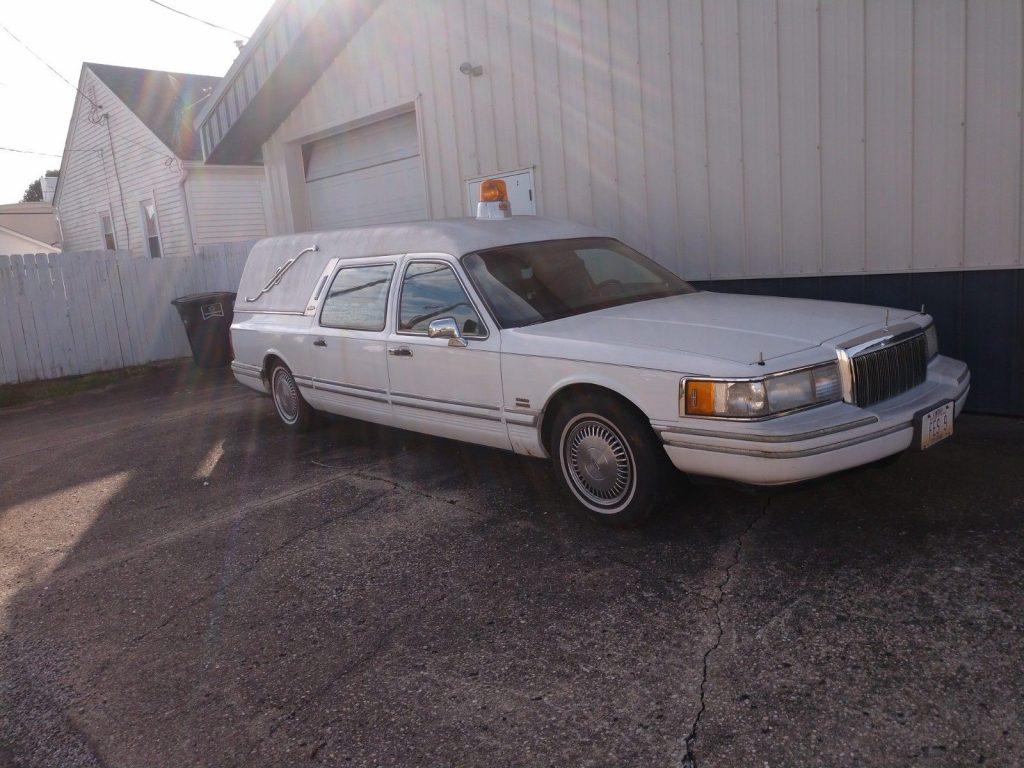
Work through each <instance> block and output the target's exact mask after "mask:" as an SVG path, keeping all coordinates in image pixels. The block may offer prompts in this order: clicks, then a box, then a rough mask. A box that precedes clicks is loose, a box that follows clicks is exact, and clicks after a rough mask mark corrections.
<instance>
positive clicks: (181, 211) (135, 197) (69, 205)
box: [56, 69, 192, 256]
mask: <svg viewBox="0 0 1024 768" xmlns="http://www.w3.org/2000/svg"><path fill="white" fill-rule="evenodd" d="M79 87H80V88H81V89H82V90H83V91H84V92H85V93H86V94H88V95H89V96H90V98H92V99H93V101H95V102H97V103H98V104H100V105H102V107H103V109H102V111H100V110H95V109H93V108H92V106H91V105H90V104H89V103H88V102H86V101H85V100H84V99H83V98H82V97H79V98H78V102H77V104H76V109H75V113H74V114H73V115H72V118H71V119H72V121H73V125H72V126H71V129H70V136H71V143H70V144H69V149H70V153H69V156H68V158H67V160H66V162H65V163H64V166H63V172H62V176H61V180H60V185H59V187H58V197H57V200H56V208H57V213H58V216H59V218H60V224H61V228H62V230H63V233H64V250H65V251H84V250H95V249H97V248H99V249H102V248H103V247H104V244H103V239H102V235H101V233H100V224H99V210H100V209H101V208H106V207H108V206H109V209H110V212H111V215H112V218H113V221H114V227H115V229H116V232H117V247H118V248H119V249H122V250H131V251H132V252H133V253H135V254H136V255H139V256H141V255H144V254H145V253H146V246H145V237H144V233H143V230H142V220H141V216H140V214H139V203H140V202H141V201H143V200H147V199H149V198H151V197H152V198H153V199H155V201H156V207H157V218H158V219H159V223H160V235H161V241H162V245H163V254H164V256H189V255H191V253H192V246H191V242H190V240H191V238H190V233H189V225H188V223H187V217H186V211H185V194H184V191H183V190H182V186H181V179H182V174H181V170H180V163H179V161H178V160H177V158H175V157H174V155H173V154H172V153H171V150H169V149H168V148H167V147H166V146H164V144H163V143H162V142H161V141H160V140H159V139H157V138H156V136H154V135H153V133H152V132H151V131H150V130H149V129H148V128H147V127H146V126H145V125H144V124H143V123H142V121H140V120H139V119H138V118H137V117H136V116H135V114H134V113H133V112H132V111H131V110H130V109H128V108H127V107H126V106H125V105H124V104H123V103H122V102H121V101H120V100H118V99H117V97H116V96H114V94H113V93H112V92H111V91H110V90H109V89H108V88H107V87H106V86H105V85H104V84H103V83H102V82H101V81H100V80H99V78H97V77H96V76H95V75H93V74H92V73H91V72H90V71H89V70H88V69H85V70H83V76H82V79H81V83H80V85H79ZM103 113H106V114H107V115H109V120H108V124H109V128H110V136H108V133H107V126H106V125H104V124H103V122H102V121H100V120H99V115H100V114H103ZM111 138H112V140H113V151H111ZM122 206H123V207H122Z"/></svg>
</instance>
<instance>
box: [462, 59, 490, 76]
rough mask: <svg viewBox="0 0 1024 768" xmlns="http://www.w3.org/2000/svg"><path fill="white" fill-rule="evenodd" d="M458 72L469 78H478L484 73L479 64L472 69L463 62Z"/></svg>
mask: <svg viewBox="0 0 1024 768" xmlns="http://www.w3.org/2000/svg"><path fill="white" fill-rule="evenodd" d="M459 72H461V73H462V74H464V75H468V76H469V77H480V75H482V74H483V73H484V68H483V65H481V64H477V65H476V66H475V67H474V66H473V65H472V64H470V63H469V62H468V61H464V62H462V63H461V64H460V65H459Z"/></svg>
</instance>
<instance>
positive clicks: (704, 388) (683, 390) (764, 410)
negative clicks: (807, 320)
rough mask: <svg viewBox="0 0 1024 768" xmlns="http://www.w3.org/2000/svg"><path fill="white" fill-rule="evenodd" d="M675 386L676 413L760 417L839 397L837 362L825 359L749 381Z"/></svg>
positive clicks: (689, 382) (698, 381)
mask: <svg viewBox="0 0 1024 768" xmlns="http://www.w3.org/2000/svg"><path fill="white" fill-rule="evenodd" d="M679 389H680V392H679V415H680V416H720V417H725V418H733V419H737V418H741V419H751V418H754V419H756V418H764V417H766V416H773V415H775V414H779V413H784V412H786V411H792V410H796V409H798V408H806V407H808V406H811V405H821V404H823V403H831V402H835V401H836V400H839V398H840V386H839V366H838V365H837V364H836V363H826V364H825V365H819V366H815V367H813V368H801V369H800V370H796V371H790V372H786V373H781V374H775V375H772V376H766V377H764V378H763V379H751V380H749V381H716V380H714V379H685V380H684V381H682V382H680V387H679Z"/></svg>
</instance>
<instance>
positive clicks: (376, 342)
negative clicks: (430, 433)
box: [308, 260, 395, 423]
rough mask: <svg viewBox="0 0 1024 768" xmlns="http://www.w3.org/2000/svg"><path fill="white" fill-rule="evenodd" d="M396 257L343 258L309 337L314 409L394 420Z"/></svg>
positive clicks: (367, 418)
mask: <svg viewBox="0 0 1024 768" xmlns="http://www.w3.org/2000/svg"><path fill="white" fill-rule="evenodd" d="M394 272H395V261H394V260H392V261H388V262H385V261H380V260H378V261H375V262H367V263H357V264H351V263H345V262H343V263H342V264H341V266H340V267H339V268H338V270H337V272H336V273H335V274H334V275H333V276H332V279H331V282H330V285H329V287H328V289H327V294H326V295H325V296H324V298H323V301H322V303H321V307H320V310H319V313H318V315H317V319H316V323H315V324H314V326H313V329H312V332H311V333H310V335H309V337H308V338H309V344H310V352H309V354H310V357H311V359H312V361H313V395H312V397H311V398H310V399H311V400H315V401H316V402H315V403H313V405H314V406H315V407H318V408H322V409H323V410H326V411H330V412H331V413H340V414H342V415H344V416H352V417H354V418H359V419H365V420H367V421H376V422H382V423H389V421H390V418H389V416H390V414H391V406H390V405H389V404H388V391H387V390H388V369H387V360H386V354H385V351H386V349H387V334H386V328H387V311H388V309H387V308H388V295H389V293H390V290H391V284H392V282H393V280H394Z"/></svg>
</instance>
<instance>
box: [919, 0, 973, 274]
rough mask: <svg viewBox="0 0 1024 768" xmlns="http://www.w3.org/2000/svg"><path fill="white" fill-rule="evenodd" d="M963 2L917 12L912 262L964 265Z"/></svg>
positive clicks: (924, 6)
mask: <svg viewBox="0 0 1024 768" xmlns="http://www.w3.org/2000/svg"><path fill="white" fill-rule="evenodd" d="M963 121H964V0H931V1H930V2H927V3H917V4H916V5H915V9H914V214H913V216H914V218H913V221H914V225H913V226H914V259H913V266H914V267H916V268H943V267H947V268H948V267H958V266H960V264H961V263H962V261H963V258H962V257H963V213H964V211H963V181H964V178H963V167H964V125H963Z"/></svg>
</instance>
